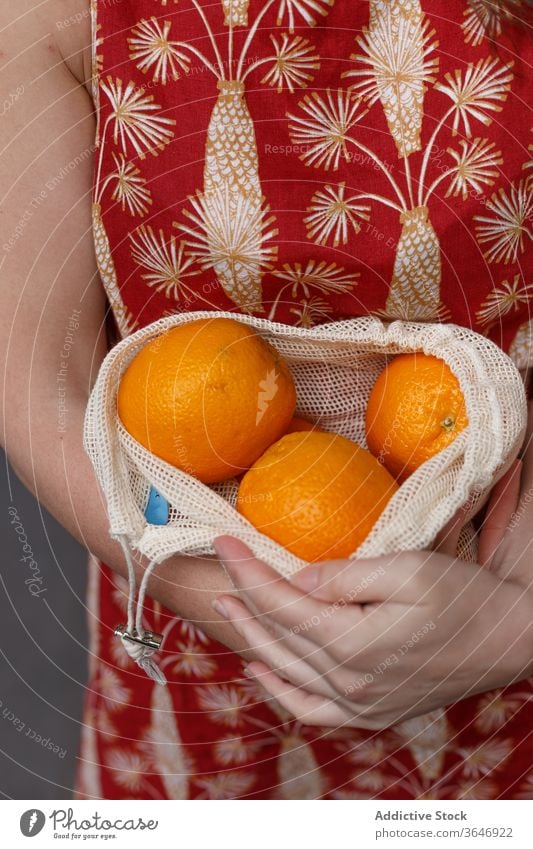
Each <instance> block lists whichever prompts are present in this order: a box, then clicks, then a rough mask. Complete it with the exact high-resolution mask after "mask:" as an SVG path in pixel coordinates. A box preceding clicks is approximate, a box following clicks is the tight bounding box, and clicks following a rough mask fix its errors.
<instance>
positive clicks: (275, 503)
mask: <svg viewBox="0 0 533 849" xmlns="http://www.w3.org/2000/svg"><path fill="white" fill-rule="evenodd" d="M397 489H398V485H397V483H396V481H395V480H394V479H393V478H392V476H391V475H390V474H389V473H388V472H387V470H386V469H385V468H383V466H382V465H381V464H380V463H378V461H377V460H376V458H375V457H373V456H372V454H370V452H369V451H366V450H365V449H364V448H361V446H360V445H357V444H356V443H355V442H350V440H348V439H345V438H344V437H342V436H338V435H337V434H333V433H324V432H322V431H318V430H317V431H303V432H300V433H290V434H288V435H287V436H283V437H282V438H281V439H280V440H279V441H278V442H276V443H275V444H274V445H272V446H271V447H270V448H268V449H267V451H265V453H264V454H263V456H262V457H260V458H259V460H257V462H256V463H255V464H254V465H253V466H252V468H251V469H250V471H249V472H247V473H246V474H245V475H244V477H243V479H242V481H241V485H240V487H239V492H238V497H237V510H238V511H239V513H241V514H242V515H243V516H245V517H246V518H247V519H248V520H249V521H250V522H251V523H252V525H254V526H255V527H256V528H257V529H258V530H260V531H261V532H262V533H264V534H266V536H268V537H270V538H271V539H274V540H276V542H279V543H280V544H281V545H283V546H285V548H288V549H289V551H291V552H292V553H293V554H296V555H297V556H298V557H301V558H302V559H303V560H307V561H308V562H313V561H317V560H324V559H326V558H327V559H330V558H337V557H348V556H349V555H350V554H352V553H353V552H354V551H355V549H356V548H357V547H358V546H359V545H360V544H361V543H362V542H363V540H364V539H365V537H366V536H367V535H368V533H369V531H370V529H371V528H372V526H373V525H374V524H375V522H376V520H377V519H378V517H379V515H380V514H381V512H382V511H383V509H384V507H385V505H386V504H387V501H388V500H389V498H390V497H391V496H392V495H393V494H394V492H395V491H396V490H397Z"/></svg>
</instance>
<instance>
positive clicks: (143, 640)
mask: <svg viewBox="0 0 533 849" xmlns="http://www.w3.org/2000/svg"><path fill="white" fill-rule="evenodd" d="M113 633H114V634H115V636H116V637H120V638H121V639H124V640H128V641H129V642H130V643H137V644H138V645H140V646H146V647H147V648H150V649H153V650H154V651H157V650H158V649H160V648H161V643H162V642H163V635H162V634H154V633H153V632H152V631H145V632H144V634H143V636H142V637H140V636H139V634H138V633H137V631H136V630H135V628H134V629H133V633H132V634H128V631H127V629H126V626H125V625H117V627H116V628H115V630H114V632H113Z"/></svg>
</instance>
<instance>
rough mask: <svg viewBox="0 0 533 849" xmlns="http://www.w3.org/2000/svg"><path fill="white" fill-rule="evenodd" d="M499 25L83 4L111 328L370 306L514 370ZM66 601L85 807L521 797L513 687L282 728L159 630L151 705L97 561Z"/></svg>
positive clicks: (518, 297) (340, 7) (318, 5)
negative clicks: (443, 328)
mask: <svg viewBox="0 0 533 849" xmlns="http://www.w3.org/2000/svg"><path fill="white" fill-rule="evenodd" d="M504 5H505V8H508V7H510V6H513V5H514V7H515V9H516V7H520V6H521V4H520V3H515V4H502V10H503V6H504ZM226 7H227V8H226ZM228 9H230V10H231V14H233V15H234V16H235V18H234V21H235V22H236V24H239V26H236V27H235V28H234V32H233V35H232V38H231V39H230V37H229V35H230V28H229V26H228V17H227V16H226V14H225V10H226V11H227V10H228ZM263 9H266V13H265V15H264V17H263V18H261V20H260V26H258V27H257V29H254V21H257V19H258V15H261V12H262V10H263ZM491 9H492V11H491ZM502 10H501V14H500V17H498V16H497V15H496V12H495V11H494V4H491V3H482V2H479V0H476V2H473V1H472V2H453V3H450V2H440V0H435V2H432V3H429V2H422V4H420V3H419V2H418V0H398V2H396V0H391V2H390V3H385V2H383V0H372V2H370V3H367V2H359V3H355V4H354V3H350V4H347V3H345V2H341V0H337V1H336V2H325V1H324V2H320V1H319V2H313V3H311V2H307V0H301V2H298V3H296V2H294V1H293V0H273V2H271V3H267V2H266V0H256V2H254V0H251V2H250V3H247V2H244V0H242V2H233V3H229V2H224V0H221V3H220V4H218V3H204V2H200V3H198V2H194V3H193V2H191V3H188V4H184V3H180V4H175V3H173V2H170V0H169V2H148V0H129V2H124V0H121V2H118V0H116V2H114V0H95V2H92V3H91V12H92V18H91V19H92V26H93V29H92V53H91V60H92V69H93V72H94V77H93V80H92V85H91V86H90V92H91V96H92V97H93V99H94V102H95V108H96V110H97V117H98V129H97V146H96V148H95V151H94V175H95V180H94V194H93V228H94V236H95V249H96V255H97V260H98V263H99V269H100V275H101V278H102V282H103V284H104V286H105V288H106V291H107V294H108V298H109V301H110V304H111V306H112V308H113V312H114V315H115V318H116V321H117V325H118V329H119V331H120V332H121V333H122V334H126V333H129V332H131V331H133V330H134V329H135V328H137V327H139V326H142V325H144V324H146V323H148V322H151V321H153V320H155V319H156V318H159V317H160V316H161V315H164V314H168V313H172V312H174V311H176V310H180V311H182V310H184V311H191V310H195V309H205V308H206V307H210V308H212V309H232V310H236V311H240V310H247V311H252V312H255V313H256V314H259V315H263V316H266V317H270V318H273V319H275V320H279V321H283V322H287V323H297V324H300V325H303V326H311V325H312V324H315V323H317V322H322V321H328V320H335V319H338V318H341V317H345V316H350V315H360V314H365V313H368V312H372V313H377V314H379V315H382V316H385V317H389V318H394V317H401V318H409V319H413V320H431V321H450V320H451V321H454V322H456V323H458V324H465V325H468V326H471V327H473V328H474V329H475V330H477V331H478V332H480V333H485V334H487V335H489V336H490V337H491V338H492V339H493V340H494V341H496V342H497V343H498V344H500V345H502V347H504V348H505V350H507V351H509V352H510V353H511V355H513V356H514V358H515V361H516V362H517V363H518V364H519V365H520V366H524V365H526V364H527V363H528V361H529V357H530V349H531V331H530V324H529V301H530V298H531V293H532V292H533V288H531V286H530V283H531V277H530V275H529V276H528V268H527V267H526V261H527V260H528V255H527V253H526V251H527V246H528V239H529V238H530V235H528V233H530V227H531V221H530V213H531V193H530V185H529V183H528V174H529V173H530V172H529V171H528V167H529V165H530V162H529V160H530V159H531V154H530V152H529V150H528V146H529V141H530V123H531V122H530V121H529V120H528V121H526V120H525V116H524V111H525V104H526V103H527V83H528V80H527V76H526V71H527V69H528V56H529V60H530V58H531V57H530V55H529V54H530V52H531V48H530V47H529V45H528V44H527V41H526V39H527V36H528V33H527V31H526V30H522V29H521V28H517V27H514V28H512V29H511V30H507V28H506V22H505V20H504V17H505V16H504V14H503V11H502ZM228 14H229V13H228ZM313 18H314V19H315V20H316V25H315V26H312V25H311V24H312V23H313V21H312V19H313ZM246 21H247V26H246V25H245V22H246ZM278 22H279V26H278ZM500 30H503V32H502V33H501V34H500ZM250 33H251V35H250ZM490 34H492V35H494V36H496V37H497V40H496V42H495V43H491V42H490V40H489V38H488V37H487V36H488V35H490ZM252 36H253V37H252ZM356 39H359V41H357V40H356ZM182 42H184V43H182ZM429 48H432V49H431V50H430V49H429ZM230 52H231V55H232V57H233V61H231V62H230V61H229V56H230ZM85 57H86V61H87V54H85ZM269 57H270V58H269ZM354 57H355V58H354ZM437 60H438V62H437ZM230 68H231V69H232V70H231V72H230ZM304 85H305V87H303V86H304ZM352 86H353V87H354V88H353V89H352V90H351V91H348V89H349V88H350V87H352ZM278 89H279V91H278ZM362 95H364V98H365V99H361V96H362ZM528 228H529V229H528ZM529 261H530V257H529ZM530 270H531V269H530V267H529V272H530ZM91 586H92V595H91V599H90V603H91V606H92V608H96V607H98V609H99V612H100V619H101V621H102V622H103V623H105V626H107V627H102V628H101V629H100V632H99V633H98V634H95V635H94V636H93V639H94V641H95V649H96V650H97V653H98V657H99V658H100V659H99V660H97V661H95V664H94V669H93V671H92V678H91V690H92V695H91V697H90V699H89V702H88V714H87V716H88V719H89V720H90V722H89V724H90V725H91V724H92V725H93V726H95V727H96V728H98V729H99V731H98V734H95V733H90V732H86V738H87V739H86V740H85V744H84V745H85V748H84V753H82V755H83V756H84V757H86V759H87V760H94V759H95V758H94V756H96V760H97V761H98V762H100V763H101V764H102V766H103V768H102V769H97V770H96V769H95V768H94V767H93V773H92V778H90V777H89V778H86V776H87V771H86V770H81V771H80V787H81V788H82V790H83V787H84V785H85V788H86V790H85V792H89V793H91V790H90V786H93V788H94V787H98V786H99V787H100V792H101V793H102V794H103V795H104V796H113V795H120V794H124V793H126V792H127V793H128V794H129V795H131V796H132V797H140V798H142V797H144V796H150V795H155V796H157V795H162V796H164V797H169V798H181V797H187V796H189V795H192V796H208V797H210V798H216V797H223V798H232V797H235V796H248V797H254V796H259V797H269V796H270V797H271V796H286V797H288V798H309V797H313V798H314V797H334V796H341V797H342V796H348V797H356V798H357V797H372V796H380V797H383V798H387V797H388V798H398V797H402V796H405V797H406V798H413V797H415V798H416V797H422V796H425V797H426V798H431V797H435V798H454V797H458V796H461V795H463V796H464V795H466V796H468V795H473V797H474V798H492V797H496V796H498V795H504V796H509V797H514V796H517V795H520V794H522V795H524V794H526V797H527V798H530V797H531V796H532V795H533V790H532V787H533V784H532V783H531V780H530V779H528V768H529V764H530V761H531V748H530V745H528V742H527V735H528V730H527V729H528V727H530V721H531V716H530V715H529V716H526V714H527V704H528V700H529V699H530V697H531V687H530V685H529V684H528V683H526V682H524V683H523V684H522V685H518V686H516V687H514V688H511V689H510V691H509V692H508V693H499V694H496V695H495V694H487V695H484V696H480V697H477V698H475V699H470V700H467V701H465V702H462V703H460V704H459V705H457V706H455V707H453V708H451V709H449V710H448V711H438V712H436V713H435V714H432V715H429V716H428V717H426V718H421V719H419V720H411V721H410V722H408V723H404V724H403V725H402V726H398V727H397V728H396V729H392V730H388V731H385V732H380V733H377V734H376V733H372V732H363V731H360V732H359V731H353V730H351V731H350V730H345V731H339V732H335V733H327V732H325V731H323V730H320V729H319V730H317V729H308V728H302V727H301V726H299V725H298V724H297V723H295V722H293V721H291V719H290V717H289V716H288V715H286V714H285V713H284V712H283V711H281V710H278V709H276V711H273V710H272V708H271V707H269V706H267V705H266V704H265V703H261V700H260V695H259V694H258V693H257V692H256V691H255V690H253V689H252V688H251V685H250V684H249V682H247V681H246V680H245V679H243V676H242V667H241V662H240V659H239V658H238V657H237V656H232V655H229V654H228V653H225V652H224V651H223V649H222V647H221V646H218V645H216V644H214V643H212V642H210V641H209V640H208V639H207V638H206V637H205V636H204V635H203V634H202V633H201V632H199V631H197V630H196V629H193V628H192V627H191V626H188V625H187V624H186V623H184V622H181V621H180V620H177V619H170V620H169V621H168V624H167V634H166V647H167V653H166V655H165V662H166V664H167V674H168V673H170V675H169V677H170V678H171V680H172V683H171V685H170V686H169V687H168V688H166V689H163V688H158V687H154V686H153V685H152V684H151V682H149V681H147V680H145V679H143V678H141V677H140V676H139V675H137V673H136V671H135V670H132V669H131V667H130V666H129V665H125V662H124V659H123V657H122V654H121V647H120V645H119V646H118V651H117V646H116V645H115V641H114V638H113V637H112V636H110V634H111V630H110V626H111V625H113V624H115V620H116V621H118V620H119V619H120V617H121V615H122V614H123V605H124V600H125V595H124V586H123V583H122V581H121V580H120V579H119V578H117V577H115V576H114V575H113V574H112V573H111V572H110V570H108V569H107V567H102V571H101V572H100V574H99V576H97V575H96V573H95V572H94V573H93V575H92V585H91ZM110 587H111V591H110ZM149 615H150V616H152V617H154V616H155V618H156V619H157V617H161V620H162V619H165V616H168V615H169V611H161V610H160V609H159V608H158V607H157V605H153V606H152V609H151V611H150V614H149ZM258 700H259V703H258ZM528 720H529V725H528ZM125 738H129V739H128V741H127V742H126V741H125ZM87 747H89V748H87ZM91 747H92V748H91ZM172 773H180V774H179V775H172ZM91 782H92V785H91ZM528 782H529V783H528ZM528 794H529V795H528ZM92 795H98V794H97V793H93V794H92Z"/></svg>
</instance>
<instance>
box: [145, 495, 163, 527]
mask: <svg viewBox="0 0 533 849" xmlns="http://www.w3.org/2000/svg"><path fill="white" fill-rule="evenodd" d="M144 516H145V519H146V520H147V521H148V522H150V524H151V525H166V524H167V522H168V501H167V500H166V498H163V496H162V495H160V494H159V493H158V491H157V490H156V489H154V488H153V487H152V488H151V489H150V495H149V496H148V504H147V505H146V510H145V511H144Z"/></svg>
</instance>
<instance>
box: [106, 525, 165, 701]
mask: <svg viewBox="0 0 533 849" xmlns="http://www.w3.org/2000/svg"><path fill="white" fill-rule="evenodd" d="M118 540H119V542H120V545H121V546H122V550H123V552H124V558H125V560H126V564H127V567H128V621H127V625H126V627H125V628H124V626H123V625H118V626H117V627H116V628H115V634H116V636H118V637H120V639H121V640H122V645H123V646H124V648H125V650H126V652H127V653H128V655H129V656H130V657H131V659H132V660H133V661H135V663H136V664H137V665H138V666H140V667H141V669H142V670H143V671H144V672H145V673H146V675H147V676H148V677H149V678H151V679H152V681H155V682H156V683H157V684H162V685H165V684H166V683H167V679H166V677H165V675H164V673H163V672H162V671H161V669H160V668H159V666H158V665H157V663H156V662H155V661H154V660H152V655H153V654H154V653H155V652H156V651H157V650H158V649H159V648H160V647H161V643H162V639H163V638H162V637H161V635H160V634H153V633H152V632H151V631H145V630H144V628H143V624H142V617H143V607H144V599H145V597H146V591H147V588H148V581H149V579H150V575H151V574H152V572H153V571H154V569H155V567H156V566H157V565H158V562H159V561H158V560H156V559H154V560H151V561H150V563H149V564H148V566H147V567H146V570H145V572H144V575H143V577H142V581H141V585H140V587H139V595H138V598H137V610H136V611H135V592H136V588H137V584H136V580H135V569H134V566H133V559H132V556H131V549H130V546H129V542H128V538H127V536H126V535H125V534H121V535H120V536H119V537H118Z"/></svg>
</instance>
